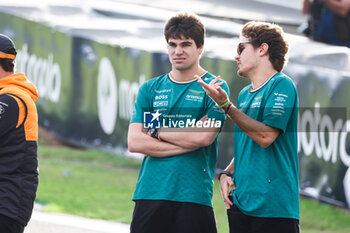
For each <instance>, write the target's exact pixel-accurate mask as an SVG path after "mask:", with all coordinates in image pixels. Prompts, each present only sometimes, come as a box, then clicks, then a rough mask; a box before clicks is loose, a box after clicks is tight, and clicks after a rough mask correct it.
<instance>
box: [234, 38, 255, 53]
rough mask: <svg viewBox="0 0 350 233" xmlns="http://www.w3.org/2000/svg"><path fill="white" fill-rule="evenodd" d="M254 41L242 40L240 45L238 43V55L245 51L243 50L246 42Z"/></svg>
mask: <svg viewBox="0 0 350 233" xmlns="http://www.w3.org/2000/svg"><path fill="white" fill-rule="evenodd" d="M251 43H252V42H250V41H249V42H241V43H239V44H238V45H237V54H238V55H241V53H242V52H243V50H244V48H245V47H244V46H243V45H244V44H251Z"/></svg>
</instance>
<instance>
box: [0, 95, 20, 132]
mask: <svg viewBox="0 0 350 233" xmlns="http://www.w3.org/2000/svg"><path fill="white" fill-rule="evenodd" d="M18 116H19V107H18V104H17V101H16V100H15V99H14V98H13V97H11V96H9V95H7V94H3V95H0V137H1V136H3V135H5V134H6V133H7V132H8V131H10V130H11V129H14V128H16V125H17V123H18Z"/></svg>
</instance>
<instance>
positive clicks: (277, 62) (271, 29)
mask: <svg viewBox="0 0 350 233" xmlns="http://www.w3.org/2000/svg"><path fill="white" fill-rule="evenodd" d="M241 36H243V37H246V38H249V39H250V41H251V43H252V45H253V46H254V47H255V48H257V47H259V46H260V45H261V44H263V43H266V44H268V46H269V49H268V53H269V60H270V62H271V64H272V66H273V68H274V69H276V70H277V71H278V72H281V71H282V69H283V67H284V65H285V63H286V62H287V58H286V54H287V52H288V47H289V46H288V42H287V41H286V40H285V38H284V32H283V29H282V28H281V27H280V26H278V25H277V24H273V23H265V22H248V23H246V24H245V25H244V26H243V28H242V32H241Z"/></svg>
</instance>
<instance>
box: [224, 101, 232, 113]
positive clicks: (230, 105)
mask: <svg viewBox="0 0 350 233" xmlns="http://www.w3.org/2000/svg"><path fill="white" fill-rule="evenodd" d="M231 107H232V104H231V103H230V104H229V105H228V107H227V109H226V111H225V115H226V114H227V113H228V111H230V108H231Z"/></svg>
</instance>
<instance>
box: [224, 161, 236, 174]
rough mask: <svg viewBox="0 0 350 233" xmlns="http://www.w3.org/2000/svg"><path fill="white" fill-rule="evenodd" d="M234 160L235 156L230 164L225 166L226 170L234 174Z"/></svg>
mask: <svg viewBox="0 0 350 233" xmlns="http://www.w3.org/2000/svg"><path fill="white" fill-rule="evenodd" d="M234 160H235V158H232V160H231V162H230V164H229V165H228V166H227V167H226V168H225V171H228V172H229V173H231V174H233V171H234Z"/></svg>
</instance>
